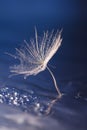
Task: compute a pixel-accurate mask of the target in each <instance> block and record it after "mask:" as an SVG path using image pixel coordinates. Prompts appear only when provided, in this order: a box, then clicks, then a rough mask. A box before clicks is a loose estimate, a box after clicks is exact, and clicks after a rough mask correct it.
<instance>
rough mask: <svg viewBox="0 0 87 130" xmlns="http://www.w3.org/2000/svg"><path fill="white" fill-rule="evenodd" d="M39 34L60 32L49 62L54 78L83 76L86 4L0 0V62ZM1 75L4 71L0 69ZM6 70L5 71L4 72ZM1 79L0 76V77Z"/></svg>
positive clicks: (86, 72) (85, 70)
mask: <svg viewBox="0 0 87 130" xmlns="http://www.w3.org/2000/svg"><path fill="white" fill-rule="evenodd" d="M35 26H36V27H37V31H38V35H40V36H42V34H43V31H46V30H49V31H51V30H52V29H55V30H57V29H61V28H62V29H63V32H62V37H63V42H62V46H61V47H60V49H59V51H58V53H56V55H55V56H54V57H55V58H53V60H51V61H52V63H51V62H50V64H52V65H54V66H56V68H57V71H55V70H53V71H55V72H54V73H58V79H67V78H68V79H69V80H72V79H78V78H81V79H82V78H83V79H84V77H85V78H86V76H87V68H86V66H87V51H86V50H87V4H86V1H85V0H83V1H81V0H36V1H35V0H15V1H14V0H8V1H5V0H0V55H1V56H0V59H1V60H0V62H1V63H2V62H3V60H4V59H5V61H4V62H5V63H6V64H7V63H10V62H9V61H10V60H11V59H9V57H6V56H5V55H4V52H5V51H7V52H10V53H15V49H14V48H15V47H18V46H19V45H20V44H22V43H23V40H24V39H26V40H27V41H29V38H31V37H34V27H35ZM0 69H1V72H2V73H3V71H4V69H3V68H2V67H1V68H0ZM6 71H7V70H6ZM1 76H2V75H1ZM6 76H7V75H6Z"/></svg>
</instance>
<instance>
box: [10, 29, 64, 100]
mask: <svg viewBox="0 0 87 130" xmlns="http://www.w3.org/2000/svg"><path fill="white" fill-rule="evenodd" d="M61 42H62V38H61V32H58V31H57V33H55V34H54V31H52V32H51V34H49V33H48V31H47V32H44V34H43V37H42V38H40V37H38V35H37V30H36V29H35V39H33V40H30V43H29V44H28V43H27V41H26V40H24V43H25V44H24V46H23V48H20V49H17V48H16V55H12V54H10V55H11V56H12V57H14V58H15V59H18V60H19V62H20V63H19V64H18V65H14V66H11V67H10V72H12V73H13V75H19V74H21V75H24V78H26V77H27V76H30V75H37V74H38V73H40V72H41V71H44V70H45V69H46V68H47V70H48V71H49V72H50V74H51V76H52V78H53V81H54V85H55V88H56V90H57V92H58V95H59V97H61V95H62V94H61V92H60V90H59V88H58V86H57V83H56V79H55V77H54V75H53V73H52V71H51V70H50V69H49V67H48V66H47V64H48V62H49V60H50V59H51V58H52V57H53V55H54V54H55V53H56V52H57V50H58V48H59V47H60V45H61Z"/></svg>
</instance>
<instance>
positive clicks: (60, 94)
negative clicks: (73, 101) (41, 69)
mask: <svg viewBox="0 0 87 130" xmlns="http://www.w3.org/2000/svg"><path fill="white" fill-rule="evenodd" d="M47 69H48V71H49V73H50V74H51V76H52V78H53V82H54V85H55V88H56V90H57V93H58V97H59V98H61V96H62V93H61V92H60V90H59V88H58V85H57V82H56V79H55V77H54V75H53V72H52V71H51V70H50V68H49V67H48V66H47Z"/></svg>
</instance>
